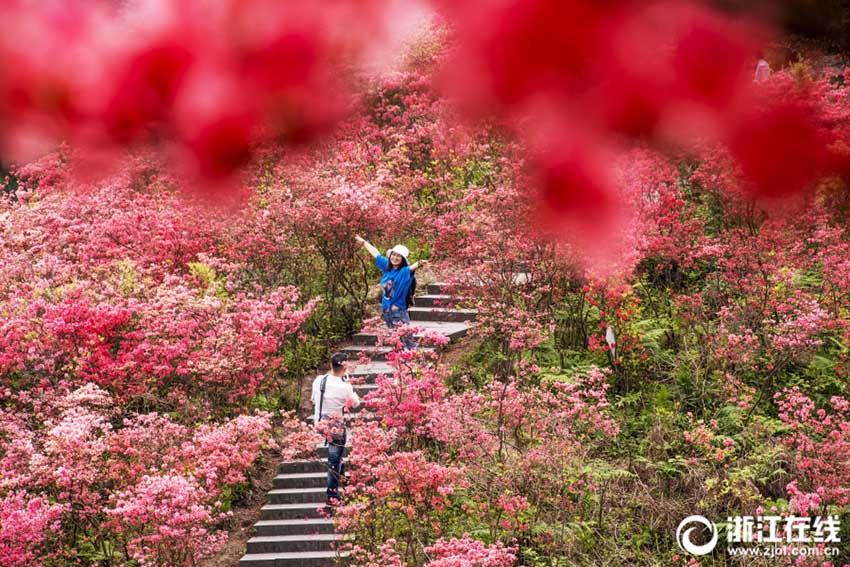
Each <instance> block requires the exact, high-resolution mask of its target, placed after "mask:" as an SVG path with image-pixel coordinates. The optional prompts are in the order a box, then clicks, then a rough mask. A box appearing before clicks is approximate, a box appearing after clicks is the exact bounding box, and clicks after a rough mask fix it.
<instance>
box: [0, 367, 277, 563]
mask: <svg viewBox="0 0 850 567" xmlns="http://www.w3.org/2000/svg"><path fill="white" fill-rule="evenodd" d="M4 405H5V406H6V408H7V409H5V410H4V417H5V419H4V426H3V435H2V438H0V470H2V471H3V472H4V475H3V484H2V488H0V489H2V490H3V492H4V494H5V496H4V499H3V500H2V502H3V514H4V516H3V518H4V519H3V523H2V526H3V534H4V535H3V542H4V543H3V547H2V548H0V550H2V553H3V554H2V556H0V557H2V559H3V563H4V564H5V563H7V562H11V563H10V564H31V563H28V562H29V561H42V560H48V559H51V560H52V559H55V560H59V561H61V560H67V561H72V560H81V561H85V560H87V559H90V558H88V557H87V556H86V555H84V554H85V553H86V551H85V548H83V547H79V546H78V545H77V543H78V542H77V539H78V538H83V540H85V541H88V542H91V544H92V546H93V547H92V548H91V550H92V553H94V552H95V551H97V552H101V553H102V552H104V551H105V550H109V549H111V550H114V552H115V553H117V554H118V556H119V557H125V558H127V559H129V558H133V559H135V560H136V561H138V562H139V563H140V564H146V565H190V564H193V562H194V561H195V559H196V558H198V557H203V556H210V555H213V554H215V553H216V551H217V550H218V549H220V548H221V546H222V545H223V543H224V542H225V541H226V534H224V533H223V532H221V531H219V530H218V526H219V525H220V523H221V521H222V520H223V519H224V518H225V517H226V506H229V500H230V499H231V498H232V494H233V493H232V487H234V486H238V485H239V484H241V483H244V482H245V481H246V480H247V475H248V474H249V471H250V470H251V468H252V467H253V465H254V463H255V461H256V460H257V458H258V457H259V455H260V453H261V452H262V450H263V449H264V447H266V446H267V445H268V443H269V441H270V437H271V422H270V415H269V414H267V413H262V412H260V413H257V414H256V415H242V416H239V417H236V418H234V419H232V420H227V421H224V422H222V423H219V424H202V425H200V426H197V427H192V426H187V425H181V424H180V423H178V422H175V421H173V420H172V419H171V418H170V417H167V416H164V415H160V414H157V413H149V414H135V415H134V414H130V415H128V416H127V417H124V418H123V423H122V424H121V426H118V427H116V426H114V425H113V423H114V420H115V418H116V417H117V416H119V415H120V414H121V413H122V406H121V404H120V400H119V399H118V398H117V397H114V396H111V395H109V394H108V393H106V392H105V391H104V390H102V389H100V388H99V387H98V386H96V385H94V384H92V383H89V384H88V385H86V386H83V387H81V388H78V389H76V390H75V389H71V388H70V387H68V386H67V385H66V384H62V383H60V385H59V386H58V388H56V389H55V390H53V389H51V390H42V391H41V392H35V391H31V392H28V393H21V394H19V395H12V394H11V393H9V392H7V393H6V394H5V396H4ZM11 408H14V409H11ZM28 530H29V531H28ZM28 534H29V535H28ZM22 561H23V563H21V562H22Z"/></svg>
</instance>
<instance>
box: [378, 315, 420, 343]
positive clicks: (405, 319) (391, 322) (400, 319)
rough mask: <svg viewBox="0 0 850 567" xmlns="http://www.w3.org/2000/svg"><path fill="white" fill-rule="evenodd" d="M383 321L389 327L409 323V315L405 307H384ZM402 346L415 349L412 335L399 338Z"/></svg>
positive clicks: (392, 327)
mask: <svg viewBox="0 0 850 567" xmlns="http://www.w3.org/2000/svg"><path fill="white" fill-rule="evenodd" d="M384 323H386V325H387V327H388V328H390V329H394V328H396V327H401V326H403V325H410V315H408V313H407V309H386V310H384ZM401 342H402V344H404V348H405V349H407V350H416V341H415V340H413V335H405V336H404V337H402V338H401Z"/></svg>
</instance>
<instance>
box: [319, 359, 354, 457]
mask: <svg viewBox="0 0 850 567" xmlns="http://www.w3.org/2000/svg"><path fill="white" fill-rule="evenodd" d="M327 384H328V375H327V374H325V376H324V378H322V383H321V385H320V386H319V391H320V392H321V395H320V396H319V420H321V419H322V406H323V405H324V403H325V387H326V386H327ZM316 425H318V423H316ZM347 440H348V439H347V434H346V431H345V406H343V407H342V420H341V430H337V431H331V441H330V442H331V445H336V446H339V447H345V442H346V441H347ZM325 443H327V438H325Z"/></svg>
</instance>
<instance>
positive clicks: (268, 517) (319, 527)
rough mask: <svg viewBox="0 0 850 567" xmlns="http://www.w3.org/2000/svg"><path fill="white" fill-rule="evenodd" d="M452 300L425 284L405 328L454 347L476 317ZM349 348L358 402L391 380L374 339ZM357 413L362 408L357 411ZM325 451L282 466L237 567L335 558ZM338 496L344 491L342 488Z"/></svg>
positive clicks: (309, 564)
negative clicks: (381, 380)
mask: <svg viewBox="0 0 850 567" xmlns="http://www.w3.org/2000/svg"><path fill="white" fill-rule="evenodd" d="M452 301H453V298H452V297H451V296H450V295H447V294H445V286H444V285H443V284H440V283H433V284H428V286H427V294H426V295H419V296H416V307H413V308H411V309H410V310H409V313H410V319H411V324H413V325H415V326H417V327H423V328H425V329H426V330H433V331H436V332H439V333H442V334H444V335H445V336H447V337H448V338H449V339H450V340H451V341H452V342H454V341H457V340H458V339H460V338H462V337H463V336H465V335H466V333H467V332H468V331H469V328H470V324H471V322H472V321H473V320H474V319H475V315H476V312H475V311H474V310H471V309H453V308H452V307H451V303H452ZM353 339H354V345H353V346H349V347H346V348H344V349H342V351H343V352H347V353H349V355H353V356H352V357H353V358H356V357H357V356H358V355H359V354H360V353H361V352H364V353H366V354H367V355H368V356H369V358H370V359H371V361H370V362H369V363H368V364H363V365H360V366H357V367H356V368H355V369H354V371H353V372H351V373H350V374H351V376H352V377H355V378H362V379H363V383H361V384H358V385H357V386H355V390H356V391H357V394H358V395H359V396H360V397H361V398H363V397H365V396H366V395H367V394H369V393H370V392H371V391H373V390H374V389H375V388H376V387H377V386H376V385H375V378H377V377H378V376H380V375H382V374H391V373H392V372H393V367H392V366H390V365H389V364H387V362H386V355H387V353H389V352H390V351H391V349H390V348H389V347H383V346H380V347H379V346H376V344H377V342H378V336H377V335H376V334H375V333H370V332H360V333H357V334H355V335H354V337H353ZM360 408H363V405H361V406H360ZM327 471H328V469H327V447H320V448H318V449H317V450H316V456H315V457H314V458H312V459H305V460H299V461H285V462H283V463H281V464H280V474H278V476H276V477H275V479H274V487H273V489H272V490H271V491H269V493H268V496H267V502H268V503H267V504H266V505H265V506H263V507H262V508H261V510H260V520H259V521H258V522H257V523H256V524H254V533H255V534H256V535H254V537H252V538H251V539H249V540H248V549H247V552H246V554H245V555H244V556H243V557H242V559H240V560H239V567H331V566H333V565H335V563H336V560H337V559H338V558H339V554H338V553H337V552H336V551H334V548H333V545H334V544H335V543H337V542H339V541H341V540H342V539H343V538H344V537H345V536H344V535H343V534H337V533H335V532H334V525H333V520H331V519H330V518H328V517H326V516H327V514H326V513H325V481H326V478H327ZM343 490H344V485H343Z"/></svg>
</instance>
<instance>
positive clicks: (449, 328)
mask: <svg viewBox="0 0 850 567" xmlns="http://www.w3.org/2000/svg"><path fill="white" fill-rule="evenodd" d="M415 326H416V327H421V328H422V329H424V330H425V331H435V332H438V333H440V334H442V335H445V336H447V337H448V338H449V340H450V341H452V342H454V341H457V340H458V339H461V338H462V337H464V336H466V333H467V332H468V331H469V325H467V324H466V323H462V322H455V321H417V322H416V325H415ZM421 335H422V334H421V333H416V335H415V336H417V337H420V336H421ZM352 338H353V340H354V344H355V345H374V344H377V342H378V334H377V333H357V334H356V335H354V336H353V337H352Z"/></svg>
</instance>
